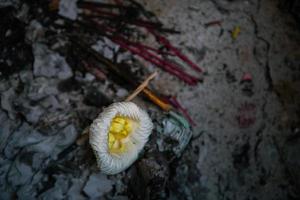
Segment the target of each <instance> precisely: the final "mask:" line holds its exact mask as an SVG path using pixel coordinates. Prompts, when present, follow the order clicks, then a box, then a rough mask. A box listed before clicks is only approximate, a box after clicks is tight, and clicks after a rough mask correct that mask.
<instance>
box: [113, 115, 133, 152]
mask: <svg viewBox="0 0 300 200" xmlns="http://www.w3.org/2000/svg"><path fill="white" fill-rule="evenodd" d="M132 125H133V121H132V120H131V119H129V118H128V117H123V116H116V117H114V118H113V119H112V121H111V124H110V128H109V133H108V149H109V151H110V152H111V153H123V152H125V151H126V148H125V143H126V142H127V141H128V135H129V134H130V133H131V132H132Z"/></svg>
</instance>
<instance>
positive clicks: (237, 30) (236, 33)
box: [231, 26, 241, 40]
mask: <svg viewBox="0 0 300 200" xmlns="http://www.w3.org/2000/svg"><path fill="white" fill-rule="evenodd" d="M240 33H241V28H240V27H239V26H236V27H235V28H234V29H233V30H232V32H231V37H232V38H233V39H234V40H236V39H237V37H238V36H239V35H240Z"/></svg>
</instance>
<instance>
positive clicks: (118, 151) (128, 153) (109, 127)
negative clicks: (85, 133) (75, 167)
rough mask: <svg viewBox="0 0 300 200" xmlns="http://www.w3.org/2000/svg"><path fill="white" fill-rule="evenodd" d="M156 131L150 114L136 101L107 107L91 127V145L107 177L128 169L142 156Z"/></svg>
mask: <svg viewBox="0 0 300 200" xmlns="http://www.w3.org/2000/svg"><path fill="white" fill-rule="evenodd" d="M152 128H153V124H152V121H151V119H150V117H149V116H148V114H147V113H146V112H145V111H143V110H142V109H141V108H139V107H138V106H137V105H135V104H134V103H132V102H119V103H114V104H112V105H110V106H109V107H107V108H105V109H104V111H103V112H102V113H101V114H100V115H99V116H98V117H97V118H96V119H95V120H94V121H93V123H92V125H91V127H90V137H89V139H90V144H91V146H92V148H93V150H94V152H95V155H96V158H97V163H98V166H99V167H100V169H101V171H102V172H103V173H106V174H116V173H119V172H121V171H123V170H125V169H127V168H128V167H129V166H130V165H131V164H132V163H133V162H134V161H135V160H136V159H137V157H138V154H139V152H140V151H141V150H142V149H143V147H144V145H145V143H146V142H147V141H148V137H149V135H150V134H151V131H152Z"/></svg>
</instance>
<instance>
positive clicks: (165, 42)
mask: <svg viewBox="0 0 300 200" xmlns="http://www.w3.org/2000/svg"><path fill="white" fill-rule="evenodd" d="M148 31H149V32H150V33H152V34H153V35H154V36H155V37H156V38H157V39H158V41H159V42H161V43H162V44H164V45H165V46H166V47H167V48H168V49H169V50H171V51H173V52H174V53H175V54H176V55H177V56H178V57H179V58H180V59H181V60H182V61H184V62H186V63H187V64H188V65H190V66H191V67H192V68H193V69H194V70H196V71H198V72H203V70H202V69H201V68H200V67H199V66H198V65H196V64H195V63H193V62H192V61H191V60H190V59H189V58H188V57H186V56H185V55H184V54H182V53H181V52H180V50H179V49H177V48H176V47H174V46H173V45H172V44H171V43H170V42H169V41H168V39H167V38H165V37H163V36H161V35H158V34H157V33H156V32H155V31H154V30H153V29H149V28H148Z"/></svg>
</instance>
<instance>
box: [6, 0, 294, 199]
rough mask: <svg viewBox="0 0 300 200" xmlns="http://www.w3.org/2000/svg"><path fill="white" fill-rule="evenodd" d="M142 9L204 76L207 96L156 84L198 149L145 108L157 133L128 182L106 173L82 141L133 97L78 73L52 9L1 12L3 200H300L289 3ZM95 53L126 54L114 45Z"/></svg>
mask: <svg viewBox="0 0 300 200" xmlns="http://www.w3.org/2000/svg"><path fill="white" fill-rule="evenodd" d="M65 2H67V1H65ZM70 2H71V4H72V5H73V3H74V1H70ZM139 3H141V4H142V5H144V6H145V8H146V9H148V10H151V11H153V12H154V13H155V14H156V15H157V17H158V18H159V19H160V20H161V21H162V22H163V23H164V24H166V25H167V26H169V27H173V28H175V29H177V30H179V31H180V32H181V33H180V34H175V35H170V36H168V38H169V39H171V41H172V42H174V44H175V45H176V46H178V47H180V49H182V50H183V51H184V52H185V53H186V54H187V55H189V56H190V57H192V59H193V60H194V61H196V62H197V63H198V64H199V65H201V66H202V67H203V69H204V70H205V71H206V75H205V77H204V81H203V83H199V84H198V85H197V86H187V85H185V84H184V83H182V82H180V81H178V80H177V79H176V78H174V77H172V76H170V75H169V74H167V73H166V72H163V71H160V72H161V73H160V74H159V77H158V78H156V79H155V80H154V81H153V82H152V83H151V85H152V86H153V87H154V88H156V89H157V90H158V91H159V92H161V93H164V94H171V95H177V96H178V99H179V100H180V102H182V103H183V105H184V107H186V108H187V109H188V111H189V113H190V114H191V116H192V118H193V119H194V121H195V122H196V126H195V127H194V128H193V133H192V134H193V135H192V138H191V141H190V142H189V143H188V144H186V141H188V140H189V137H190V135H189V134H190V133H191V132H190V131H189V130H185V129H180V128H178V127H176V126H175V125H176V123H175V122H174V121H172V120H171V121H168V119H169V118H165V117H166V116H167V115H166V114H165V113H162V112H161V111H159V110H158V109H157V108H155V106H153V105H151V104H150V103H148V102H145V101H144V100H143V99H142V98H138V99H137V100H136V101H138V103H139V104H140V105H142V106H143V107H144V108H145V109H147V111H148V112H149V113H150V115H151V117H152V119H153V120H154V122H155V124H156V127H155V130H154V131H153V134H152V135H151V138H150V141H149V142H148V144H147V145H146V147H145V150H144V152H143V153H142V154H141V157H140V159H139V160H137V161H136V162H135V163H134V164H133V165H132V166H131V167H130V168H129V169H128V170H126V171H125V172H122V173H120V174H118V175H115V176H106V175H104V174H102V173H101V172H99V171H98V169H97V166H96V160H95V157H94V155H93V152H92V150H91V148H90V146H89V144H88V143H87V142H86V143H84V144H83V145H77V144H76V140H77V139H78V137H79V136H80V134H81V133H82V132H83V130H84V128H85V127H86V126H88V125H89V124H90V123H91V121H92V120H93V119H94V118H95V117H96V116H97V114H98V113H99V112H101V110H102V108H103V106H107V105H109V104H110V103H111V102H113V101H120V100H123V99H124V98H125V97H126V96H127V95H128V93H129V91H128V89H127V87H125V86H124V85H122V84H121V83H120V84H119V83H118V84H116V83H115V82H114V81H112V79H110V78H111V77H109V78H105V77H101V76H100V75H99V76H97V77H96V76H95V75H93V74H92V73H90V72H86V70H82V69H81V68H78V66H77V65H76V62H77V59H78V56H77V55H76V54H75V55H70V53H69V52H70V51H69V49H68V48H69V47H68V46H67V45H66V44H65V43H66V41H65V40H64V38H63V37H61V38H60V37H57V35H53V36H52V35H51V33H50V35H49V32H47V31H46V29H47V24H48V23H49V21H51V19H52V17H53V16H51V14H49V13H46V12H45V7H47V6H44V5H46V3H45V4H42V5H38V3H37V2H35V1H29V0H28V1H26V2H25V3H24V2H23V3H22V1H17V0H15V1H12V0H5V1H0V10H1V11H0V15H1V19H4V20H2V22H1V24H0V34H1V35H0V37H1V38H0V39H1V40H0V41H1V43H0V44H1V52H0V55H1V57H0V70H1V84H0V93H1V109H0V124H1V126H0V150H1V156H0V199H15V198H17V199H245V200H246V199H253V200H254V199H299V198H300V194H299V189H300V187H299V186H300V181H299V180H300V121H299V119H300V118H299V113H300V106H299V102H300V52H299V45H300V37H299V27H297V26H298V24H297V23H296V21H294V18H292V15H290V14H289V13H287V12H282V10H281V9H280V6H281V5H282V1H281V2H280V1H272V0H266V1H259V0H248V1H226V0H224V1H222V0H207V1H197V0H188V1H179V0H169V1H160V0H153V1H142V0H140V1H139ZM62 6H63V5H62ZM64 8H65V9H67V10H66V11H64V13H65V14H66V15H70V16H69V17H70V18H74V17H76V13H74V12H71V11H72V10H71V11H70V10H68V7H64ZM70 8H72V6H71V7H70ZM74 9H75V8H74ZM45 15H49V17H46V18H45V17H44V16H45ZM32 16H35V17H36V18H32ZM54 20H57V19H54ZM60 23H61V21H59V20H57V21H56V24H58V25H59V24H60ZM93 48H94V49H95V50H97V51H98V52H101V53H102V54H103V55H104V56H105V57H107V58H113V57H114V58H115V54H114V52H115V51H118V47H116V46H114V45H112V44H111V43H110V41H105V40H104V41H98V42H96V43H95V44H94V46H93ZM117 57H118V58H117V59H116V61H118V60H119V61H120V60H131V59H132V55H130V54H128V53H126V52H123V53H122V54H118V55H117ZM145 65H146V64H145ZM145 68H146V67H145ZM148 71H153V66H150V68H147V69H145V70H142V71H137V72H136V74H138V75H144V73H146V72H148ZM123 86H124V87H123ZM174 124H175V125H174ZM173 132H176V133H179V135H180V134H182V133H183V134H184V137H183V138H180V137H179V140H176V137H175V139H174V137H172V133H173ZM177 135H178V134H177ZM177 139H178V138H177ZM185 145H187V146H185ZM182 149H185V151H184V152H183V154H182V152H181V150H182ZM181 154H182V155H181Z"/></svg>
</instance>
